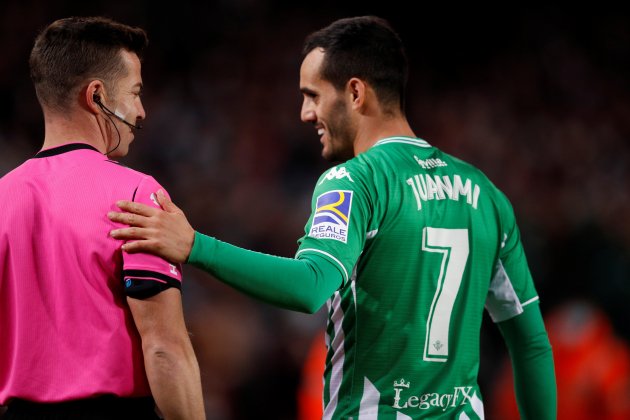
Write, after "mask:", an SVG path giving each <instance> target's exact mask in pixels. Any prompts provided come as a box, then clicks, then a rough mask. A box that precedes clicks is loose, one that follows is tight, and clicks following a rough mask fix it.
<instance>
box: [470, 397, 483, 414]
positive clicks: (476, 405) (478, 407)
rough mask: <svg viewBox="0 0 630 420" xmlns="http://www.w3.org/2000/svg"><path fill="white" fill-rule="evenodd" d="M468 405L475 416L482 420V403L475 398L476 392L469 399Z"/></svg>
mask: <svg viewBox="0 0 630 420" xmlns="http://www.w3.org/2000/svg"><path fill="white" fill-rule="evenodd" d="M470 405H471V407H472V409H473V411H474V412H475V414H476V415H478V416H479V420H484V414H483V401H481V398H479V397H478V396H477V393H476V392H474V393H473V396H472V398H471V399H470Z"/></svg>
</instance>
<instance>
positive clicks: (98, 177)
mask: <svg viewBox="0 0 630 420" xmlns="http://www.w3.org/2000/svg"><path fill="white" fill-rule="evenodd" d="M160 188H161V187H160V185H159V184H158V183H157V182H156V181H155V180H154V179H153V178H152V177H150V176H148V175H145V174H142V173H140V172H137V171H134V170H132V169H129V168H127V167H125V166H122V165H120V164H118V163H116V162H113V161H110V160H108V159H107V157H106V156H104V155H102V154H101V153H100V152H98V151H97V150H96V149H94V148H93V147H92V146H89V145H87V144H82V143H73V144H67V145H64V146H60V147H56V148H53V149H48V150H44V151H42V152H40V153H38V154H37V155H36V156H35V157H34V158H33V159H30V160H28V161H26V162H25V163H24V164H22V165H21V166H19V167H18V168H16V169H15V170H13V171H11V172H10V173H8V174H7V175H5V176H4V177H3V178H0V404H6V403H7V402H8V401H9V400H10V399H11V398H22V399H26V400H30V401H38V402H57V401H66V400H73V399H79V398H86V397H90V396H95V395H101V394H115V395H118V396H123V397H132V396H133V397H137V396H147V395H150V390H149V386H148V383H147V378H146V374H145V370H144V364H143V355H142V347H141V344H140V337H139V335H138V332H137V330H136V328H135V324H134V321H133V318H132V316H131V313H130V311H129V307H128V306H127V303H126V298H125V296H126V292H125V280H127V279H130V281H128V282H127V283H128V284H129V283H134V284H136V285H140V286H142V285H151V284H159V285H161V286H162V287H161V288H162V289H163V288H166V287H171V286H174V287H180V284H181V280H182V277H181V267H180V266H174V265H171V264H169V263H168V262H167V261H165V260H163V259H160V258H158V257H155V256H152V255H148V254H126V253H122V252H121V250H120V246H121V244H122V241H119V240H115V239H113V238H112V237H111V236H110V235H109V232H110V230H111V229H113V228H115V227H117V226H120V225H118V224H116V223H114V222H112V221H110V220H109V219H108V218H107V212H108V211H110V210H117V208H116V207H115V205H114V204H113V203H115V202H116V201H117V200H120V199H127V200H133V201H136V202H140V203H144V204H148V205H152V206H154V207H158V205H157V203H156V202H154V196H152V194H154V193H155V192H157V190H158V189H160ZM123 273H124V274H123ZM123 276H124V277H123Z"/></svg>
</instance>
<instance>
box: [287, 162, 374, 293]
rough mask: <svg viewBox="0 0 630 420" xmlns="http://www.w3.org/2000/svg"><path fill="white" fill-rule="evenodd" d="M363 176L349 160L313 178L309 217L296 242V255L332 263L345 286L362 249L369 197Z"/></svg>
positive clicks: (369, 204) (367, 218) (368, 210)
mask: <svg viewBox="0 0 630 420" xmlns="http://www.w3.org/2000/svg"><path fill="white" fill-rule="evenodd" d="M363 177H364V175H363V174H362V173H361V172H360V171H359V168H358V167H357V166H353V165H352V164H351V162H346V163H345V164H342V165H339V166H335V167H333V168H331V169H330V170H328V171H327V172H325V173H324V174H323V175H322V176H321V177H320V178H319V180H318V181H317V185H316V186H315V190H314V192H313V198H312V201H311V216H310V217H309V219H308V221H307V223H306V226H305V228H304V233H305V234H304V236H303V237H302V238H301V239H300V240H299V241H298V243H299V248H298V251H297V253H296V258H298V259H299V258H301V257H302V256H305V255H312V254H318V255H321V256H324V257H325V258H327V259H328V260H329V261H331V262H332V263H333V264H335V265H336V266H337V267H338V269H339V271H340V272H341V274H342V276H343V284H342V286H343V285H345V284H346V283H347V282H348V281H349V279H350V278H351V276H352V271H353V269H354V267H355V264H356V262H357V260H358V258H359V256H360V255H361V252H362V250H363V247H364V244H365V239H366V234H367V232H368V225H369V214H371V212H370V206H371V200H370V194H369V191H368V189H367V187H366V183H364V182H363Z"/></svg>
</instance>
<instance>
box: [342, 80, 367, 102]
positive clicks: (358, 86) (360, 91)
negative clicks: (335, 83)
mask: <svg viewBox="0 0 630 420" xmlns="http://www.w3.org/2000/svg"><path fill="white" fill-rule="evenodd" d="M346 91H347V95H348V96H349V98H350V102H351V103H352V109H357V110H358V109H361V108H362V107H363V105H364V103H365V99H366V98H365V95H366V92H367V85H366V84H365V82H364V81H363V80H361V79H359V78H357V77H353V78H351V79H350V80H348V84H347V85H346Z"/></svg>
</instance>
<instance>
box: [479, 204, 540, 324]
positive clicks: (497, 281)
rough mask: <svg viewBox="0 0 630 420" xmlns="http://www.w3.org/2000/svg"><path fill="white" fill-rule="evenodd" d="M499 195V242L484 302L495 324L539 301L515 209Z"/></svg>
mask: <svg viewBox="0 0 630 420" xmlns="http://www.w3.org/2000/svg"><path fill="white" fill-rule="evenodd" d="M498 194H499V203H498V210H499V218H500V221H501V229H502V238H501V239H502V242H501V248H500V250H499V257H498V260H497V263H496V266H495V269H494V275H493V277H492V282H491V284H490V289H489V291H488V297H487V301H486V308H487V310H488V313H489V314H490V317H491V318H492V320H493V321H494V322H501V321H505V320H508V319H510V318H512V317H514V316H516V315H519V314H521V313H522V312H523V307H524V306H527V305H529V304H531V303H533V302H536V301H538V294H537V292H536V288H535V287H534V282H533V279H532V275H531V273H530V271H529V266H528V264H527V258H526V257H525V251H524V250H523V244H522V243H521V235H520V232H519V229H518V226H517V224H516V218H515V216H514V210H513V208H512V205H511V204H510V202H509V201H508V199H507V197H505V195H503V194H502V193H500V192H498Z"/></svg>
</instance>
